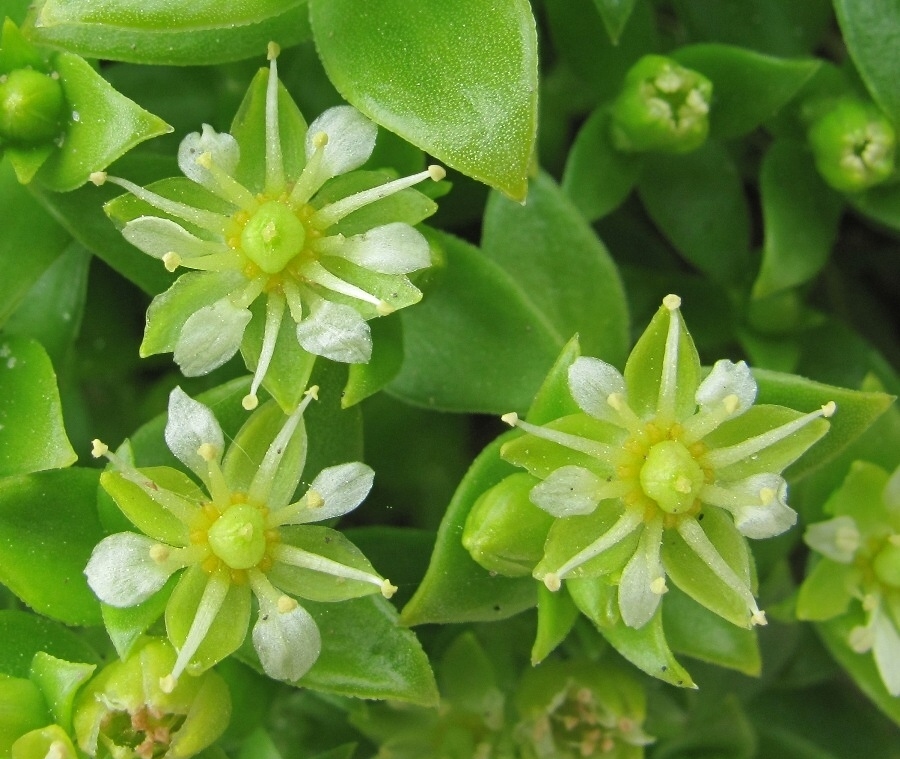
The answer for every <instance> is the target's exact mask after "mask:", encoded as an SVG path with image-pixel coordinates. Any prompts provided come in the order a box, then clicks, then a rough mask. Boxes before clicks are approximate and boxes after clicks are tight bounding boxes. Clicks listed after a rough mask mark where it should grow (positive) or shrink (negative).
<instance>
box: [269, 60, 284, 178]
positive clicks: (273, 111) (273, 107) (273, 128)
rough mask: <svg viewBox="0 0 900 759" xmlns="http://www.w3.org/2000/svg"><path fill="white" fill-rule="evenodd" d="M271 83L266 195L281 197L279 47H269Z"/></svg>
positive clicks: (282, 170)
mask: <svg viewBox="0 0 900 759" xmlns="http://www.w3.org/2000/svg"><path fill="white" fill-rule="evenodd" d="M269 55H270V56H271V57H270V58H269V81H268V82H267V83H266V193H267V194H268V195H280V194H281V193H282V192H283V191H284V164H283V163H282V157H281V135H280V134H279V133H278V64H277V63H276V62H275V58H276V56H277V55H278V46H277V45H274V46H272V45H270V46H269Z"/></svg>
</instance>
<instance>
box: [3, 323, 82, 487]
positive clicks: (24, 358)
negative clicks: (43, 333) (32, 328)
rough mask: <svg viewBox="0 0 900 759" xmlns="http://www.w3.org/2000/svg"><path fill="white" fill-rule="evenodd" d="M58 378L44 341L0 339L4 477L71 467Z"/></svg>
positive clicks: (73, 457)
mask: <svg viewBox="0 0 900 759" xmlns="http://www.w3.org/2000/svg"><path fill="white" fill-rule="evenodd" d="M76 458H77V456H76V455H75V451H74V450H72V446H71V444H70V443H69V439H68V437H66V430H65V428H64V427H63V418H62V404H61V403H60V400H59V391H58V390H57V388H56V374H54V372H53V365H52V364H51V363H50V358H49V357H48V356H47V353H46V351H45V350H44V349H43V347H41V344H40V343H37V342H35V341H34V340H31V339H29V338H27V337H13V336H10V337H5V338H0V476H6V475H11V474H27V473H28V472H37V471H40V470H42V469H56V468H58V467H64V466H69V465H70V464H73V463H74V462H75V459H76Z"/></svg>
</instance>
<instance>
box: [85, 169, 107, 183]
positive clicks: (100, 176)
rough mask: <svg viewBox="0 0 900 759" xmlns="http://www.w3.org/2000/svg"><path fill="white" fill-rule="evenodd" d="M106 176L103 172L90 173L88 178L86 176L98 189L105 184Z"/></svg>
mask: <svg viewBox="0 0 900 759" xmlns="http://www.w3.org/2000/svg"><path fill="white" fill-rule="evenodd" d="M107 176H108V174H107V173H106V172H105V171H92V172H91V173H90V176H88V179H90V180H91V182H92V183H93V184H95V185H97V187H100V186H101V185H104V184H106V177H107Z"/></svg>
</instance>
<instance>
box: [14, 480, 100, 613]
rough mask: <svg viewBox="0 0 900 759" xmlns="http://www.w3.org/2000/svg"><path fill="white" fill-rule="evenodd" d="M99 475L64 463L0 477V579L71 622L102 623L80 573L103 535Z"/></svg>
mask: <svg viewBox="0 0 900 759" xmlns="http://www.w3.org/2000/svg"><path fill="white" fill-rule="evenodd" d="M98 477H99V472H97V471H94V470H89V469H63V470H58V471H50V472H39V473H38V474H30V475H24V476H20V477H7V478H5V479H3V480H0V581H2V582H3V584H4V585H6V586H7V587H8V588H9V589H10V590H11V591H12V592H13V593H15V594H16V595H17V596H18V597H19V598H21V599H22V600H23V601H24V602H25V603H27V604H28V605H29V606H31V607H32V608H33V609H34V610H35V611H38V612H40V613H41V614H44V615H46V616H48V617H51V618H53V619H58V620H60V621H61V622H65V623H67V624H72V625H97V624H100V604H99V603H98V601H97V599H96V598H95V597H94V594H93V592H92V591H91V589H90V588H89V587H88V584H87V581H86V580H85V577H84V574H83V572H84V568H85V566H86V565H87V562H88V559H89V558H90V555H91V551H92V550H93V549H94V546H95V545H97V543H99V542H100V540H101V539H102V538H103V531H102V529H101V528H100V522H99V521H98V519H97V510H96V500H97V480H98Z"/></svg>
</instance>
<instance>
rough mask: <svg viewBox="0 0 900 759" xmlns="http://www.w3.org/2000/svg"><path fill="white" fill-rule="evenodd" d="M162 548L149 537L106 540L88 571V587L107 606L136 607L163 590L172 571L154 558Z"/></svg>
mask: <svg viewBox="0 0 900 759" xmlns="http://www.w3.org/2000/svg"><path fill="white" fill-rule="evenodd" d="M156 545H159V543H157V542H156V541H155V540H153V539H151V538H148V537H147V536H146V535H138V534H136V533H133V532H120V533H117V534H115V535H110V536H109V537H106V538H103V540H101V541H100V542H99V543H98V544H97V545H96V546H95V548H94V550H93V552H92V553H91V558H90V559H89V560H88V563H87V566H86V567H85V569H84V573H85V575H87V581H88V585H90V586H91V590H93V591H94V593H96V594H97V598H99V599H100V600H101V601H103V603H105V604H109V605H110V606H117V607H119V608H122V607H125V606H136V605H137V604H139V603H141V602H143V601H146V600H147V599H148V598H150V596H152V595H153V594H154V593H156V592H157V591H159V589H160V588H162V586H163V585H165V584H166V580H168V579H169V576H170V575H171V574H172V571H170V570H168V569H166V568H165V567H163V566H161V565H160V564H158V563H157V562H156V561H154V560H153V559H152V558H151V557H150V549H151V548H153V546H156Z"/></svg>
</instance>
